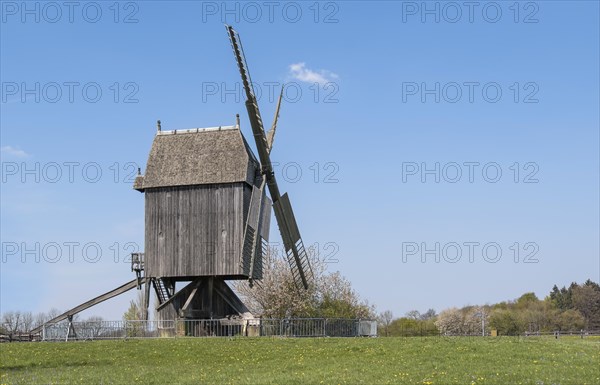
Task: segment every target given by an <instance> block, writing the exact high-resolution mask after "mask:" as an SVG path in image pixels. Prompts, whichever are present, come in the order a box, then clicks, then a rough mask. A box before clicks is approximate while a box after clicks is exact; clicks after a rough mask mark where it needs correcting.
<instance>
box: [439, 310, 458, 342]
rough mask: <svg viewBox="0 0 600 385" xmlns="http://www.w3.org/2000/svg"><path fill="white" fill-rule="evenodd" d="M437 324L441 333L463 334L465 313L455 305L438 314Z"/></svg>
mask: <svg viewBox="0 0 600 385" xmlns="http://www.w3.org/2000/svg"><path fill="white" fill-rule="evenodd" d="M435 326H437V328H438V329H439V331H440V333H442V334H443V335H449V336H459V335H462V334H463V332H464V329H463V313H462V312H461V311H460V310H459V309H457V308H455V307H453V308H450V309H446V310H443V311H442V312H441V313H440V314H439V315H438V317H437V320H436V321H435Z"/></svg>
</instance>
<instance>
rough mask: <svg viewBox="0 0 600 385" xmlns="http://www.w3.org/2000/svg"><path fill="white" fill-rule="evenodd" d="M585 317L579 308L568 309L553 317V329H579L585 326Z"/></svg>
mask: <svg viewBox="0 0 600 385" xmlns="http://www.w3.org/2000/svg"><path fill="white" fill-rule="evenodd" d="M585 324H586V320H585V317H584V316H583V315H582V314H581V313H580V312H579V310H575V309H568V310H565V311H563V312H560V313H558V314H557V315H556V316H555V317H554V319H553V323H552V326H553V328H552V329H553V330H559V331H574V330H581V329H583V328H584V327H585Z"/></svg>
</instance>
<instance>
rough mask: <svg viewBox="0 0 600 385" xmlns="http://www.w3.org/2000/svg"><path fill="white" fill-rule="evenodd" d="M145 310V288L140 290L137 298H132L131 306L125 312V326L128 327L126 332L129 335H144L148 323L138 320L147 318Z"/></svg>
mask: <svg viewBox="0 0 600 385" xmlns="http://www.w3.org/2000/svg"><path fill="white" fill-rule="evenodd" d="M145 311H146V309H144V292H143V290H140V291H138V294H137V296H136V299H132V300H131V301H130V302H129V308H128V309H127V311H126V312H125V313H124V314H123V321H126V322H125V326H126V328H127V330H126V332H127V336H128V337H141V336H143V335H144V332H145V330H146V325H145V324H144V323H142V322H137V321H143V320H144V319H145V314H146V313H145ZM127 321H132V322H127Z"/></svg>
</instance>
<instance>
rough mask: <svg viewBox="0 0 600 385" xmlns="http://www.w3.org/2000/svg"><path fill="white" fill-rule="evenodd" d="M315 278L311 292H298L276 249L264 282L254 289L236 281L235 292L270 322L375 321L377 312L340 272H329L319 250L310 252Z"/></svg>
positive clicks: (265, 265) (268, 258)
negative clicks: (297, 319) (309, 319)
mask: <svg viewBox="0 0 600 385" xmlns="http://www.w3.org/2000/svg"><path fill="white" fill-rule="evenodd" d="M307 253H308V256H309V258H310V260H311V266H312V270H313V274H314V280H313V283H312V284H311V285H310V287H309V289H308V290H304V289H301V290H299V289H297V288H296V286H295V284H294V280H293V277H292V273H291V271H290V267H289V265H288V263H287V261H285V260H284V259H283V258H280V257H279V255H278V254H279V253H278V249H277V248H276V247H269V249H268V252H267V256H266V258H265V260H264V261H263V279H262V280H261V281H259V282H256V284H255V285H254V286H253V287H250V286H249V285H248V283H247V282H246V281H235V282H234V284H233V288H234V290H235V291H236V292H237V293H238V295H239V296H240V297H241V298H242V300H243V301H244V303H245V304H246V306H248V308H249V310H250V311H251V312H252V313H253V314H255V315H260V316H263V317H266V318H286V317H328V318H373V317H374V309H373V307H372V306H370V305H369V304H368V302H367V301H364V300H362V299H361V298H360V296H359V295H358V294H357V293H356V292H355V291H354V290H353V289H352V285H351V283H350V282H349V281H348V280H347V279H346V278H345V277H343V276H342V275H341V274H340V273H339V272H337V271H336V272H328V271H327V264H326V263H325V261H324V260H323V259H320V258H319V256H318V254H317V252H316V250H315V248H314V247H309V248H308V250H307Z"/></svg>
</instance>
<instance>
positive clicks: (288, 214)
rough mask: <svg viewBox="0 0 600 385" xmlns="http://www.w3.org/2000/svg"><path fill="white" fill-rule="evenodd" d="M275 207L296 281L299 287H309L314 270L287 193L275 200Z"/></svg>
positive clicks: (276, 217)
mask: <svg viewBox="0 0 600 385" xmlns="http://www.w3.org/2000/svg"><path fill="white" fill-rule="evenodd" d="M273 209H274V211H275V219H277V225H278V226H279V232H280V233H281V238H283V246H284V248H285V252H286V256H287V259H288V263H289V265H290V268H291V269H292V276H293V277H294V283H295V284H296V287H298V288H301V287H304V289H308V287H309V285H310V283H311V282H312V280H313V272H312V268H311V266H310V260H309V258H308V254H307V253H306V249H305V248H304V243H303V242H302V237H301V236H300V230H299V229H298V224H297V223H296V217H295V216H294V212H293V210H292V205H291V203H290V198H289V197H288V194H287V193H286V194H283V196H282V197H281V199H279V200H277V201H276V202H273Z"/></svg>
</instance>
